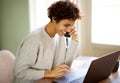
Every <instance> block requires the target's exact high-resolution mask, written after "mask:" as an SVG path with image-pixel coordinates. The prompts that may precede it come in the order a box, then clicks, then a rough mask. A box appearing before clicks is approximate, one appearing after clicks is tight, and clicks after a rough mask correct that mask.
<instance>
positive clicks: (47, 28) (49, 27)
mask: <svg viewBox="0 0 120 83" xmlns="http://www.w3.org/2000/svg"><path fill="white" fill-rule="evenodd" d="M45 31H46V32H47V33H48V35H49V36H50V37H51V38H53V37H54V36H55V34H56V32H55V27H54V26H53V23H52V22H49V23H48V24H47V25H46V26H45Z"/></svg>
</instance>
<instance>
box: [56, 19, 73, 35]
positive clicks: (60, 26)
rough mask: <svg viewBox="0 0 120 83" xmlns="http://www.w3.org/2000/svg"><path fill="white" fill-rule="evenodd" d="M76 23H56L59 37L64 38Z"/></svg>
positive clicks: (69, 21)
mask: <svg viewBox="0 0 120 83" xmlns="http://www.w3.org/2000/svg"><path fill="white" fill-rule="evenodd" d="M74 24H75V21H73V20H67V19H66V20H61V21H60V22H58V23H56V22H55V25H54V26H55V31H56V33H57V34H58V35H60V36H63V35H64V34H65V33H66V32H71V31H72V29H73V28H74Z"/></svg>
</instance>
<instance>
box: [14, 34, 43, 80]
mask: <svg viewBox="0 0 120 83" xmlns="http://www.w3.org/2000/svg"><path fill="white" fill-rule="evenodd" d="M37 51H38V42H36V39H35V37H34V36H33V37H30V38H27V39H25V41H24V42H22V44H21V46H20V48H19V50H18V53H17V56H16V60H15V66H14V74H15V77H16V78H18V79H22V80H38V79H41V78H43V77H44V72H45V70H44V69H37V68H33V66H34V64H35V61H36V58H37Z"/></svg>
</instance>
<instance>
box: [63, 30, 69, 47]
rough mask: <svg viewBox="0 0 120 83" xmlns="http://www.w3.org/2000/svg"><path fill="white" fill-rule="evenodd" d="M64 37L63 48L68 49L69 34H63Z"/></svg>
mask: <svg viewBox="0 0 120 83" xmlns="http://www.w3.org/2000/svg"><path fill="white" fill-rule="evenodd" d="M64 37H65V46H66V48H68V47H69V44H70V34H69V32H66V33H65V34H64Z"/></svg>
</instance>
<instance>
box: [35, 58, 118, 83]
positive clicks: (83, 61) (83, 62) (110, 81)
mask: <svg viewBox="0 0 120 83" xmlns="http://www.w3.org/2000/svg"><path fill="white" fill-rule="evenodd" d="M94 59H96V57H87V56H80V57H78V58H77V59H76V60H74V61H73V63H72V66H71V69H72V71H78V70H79V69H80V68H85V69H86V68H89V65H90V63H91V61H92V60H94ZM36 83H52V82H51V81H50V80H46V79H45V80H41V81H39V82H36ZM99 83H120V68H119V70H118V72H116V73H112V74H111V75H110V76H109V77H108V78H107V79H105V80H102V81H100V82H99Z"/></svg>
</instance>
